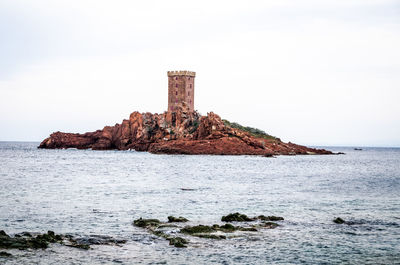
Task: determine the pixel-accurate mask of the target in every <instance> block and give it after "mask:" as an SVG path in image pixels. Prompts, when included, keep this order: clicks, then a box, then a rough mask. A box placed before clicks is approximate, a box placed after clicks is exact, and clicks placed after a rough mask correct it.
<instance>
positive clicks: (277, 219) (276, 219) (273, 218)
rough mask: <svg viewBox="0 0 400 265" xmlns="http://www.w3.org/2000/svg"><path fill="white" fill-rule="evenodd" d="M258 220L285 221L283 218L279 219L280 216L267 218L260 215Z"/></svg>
mask: <svg viewBox="0 0 400 265" xmlns="http://www.w3.org/2000/svg"><path fill="white" fill-rule="evenodd" d="M257 218H258V219H260V220H261V221H283V220H285V219H283V217H279V216H273V215H272V216H265V215H260V216H258V217H257Z"/></svg>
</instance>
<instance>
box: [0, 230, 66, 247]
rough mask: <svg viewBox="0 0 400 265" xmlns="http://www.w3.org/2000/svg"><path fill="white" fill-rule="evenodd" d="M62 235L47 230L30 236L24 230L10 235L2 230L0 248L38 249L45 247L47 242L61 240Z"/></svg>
mask: <svg viewBox="0 0 400 265" xmlns="http://www.w3.org/2000/svg"><path fill="white" fill-rule="evenodd" d="M61 241H62V237H61V236H60V235H56V234H55V233H54V232H53V231H48V232H47V234H39V235H37V236H36V237H32V235H31V234H30V233H27V232H24V233H22V234H18V235H17V236H15V237H10V236H9V235H7V234H6V233H5V232H4V231H0V248H5V249H21V250H23V249H28V248H32V249H38V248H43V249H44V248H47V247H48V244H49V243H55V242H61Z"/></svg>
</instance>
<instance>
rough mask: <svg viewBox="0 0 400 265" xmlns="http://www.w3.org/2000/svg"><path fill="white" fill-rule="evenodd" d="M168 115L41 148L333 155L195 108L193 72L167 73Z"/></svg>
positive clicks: (139, 116) (58, 139) (63, 136)
mask: <svg viewBox="0 0 400 265" xmlns="http://www.w3.org/2000/svg"><path fill="white" fill-rule="evenodd" d="M167 74H168V111H166V112H164V113H163V114H157V113H156V114H152V113H139V112H133V113H132V114H131V115H130V117H129V120H123V121H122V123H121V124H115V125H114V126H106V127H104V128H103V129H102V130H97V131H95V132H88V133H85V134H77V133H62V132H55V133H53V134H51V135H50V137H49V138H47V139H45V140H43V141H42V143H41V144H40V146H39V148H48V149H55V148H78V149H88V148H91V149H93V150H112V149H117V150H129V149H132V150H136V151H147V152H150V153H156V154H191V155H200V154H209V155H264V156H273V155H296V154H303V155H305V154H332V152H330V151H327V150H324V149H314V148H308V147H305V146H301V145H296V144H293V143H290V142H289V143H284V142H282V141H281V140H280V139H279V138H276V137H273V136H271V135H268V134H267V133H265V132H264V131H261V130H259V129H255V128H251V127H244V126H241V125H240V124H237V123H231V122H229V121H227V120H222V119H221V118H220V117H219V116H218V115H217V114H214V113H213V112H210V113H208V114H207V116H201V115H200V114H199V113H198V112H197V111H195V110H194V79H195V76H196V73H195V72H190V71H169V72H168V73H167Z"/></svg>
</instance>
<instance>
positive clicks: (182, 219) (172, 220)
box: [168, 216, 189, 223]
mask: <svg viewBox="0 0 400 265" xmlns="http://www.w3.org/2000/svg"><path fill="white" fill-rule="evenodd" d="M188 221H189V220H188V219H186V218H185V217H182V216H179V217H174V216H168V223H185V222H188Z"/></svg>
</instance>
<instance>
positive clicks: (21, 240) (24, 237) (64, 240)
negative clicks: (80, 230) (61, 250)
mask: <svg viewBox="0 0 400 265" xmlns="http://www.w3.org/2000/svg"><path fill="white" fill-rule="evenodd" d="M50 243H59V244H62V245H64V246H68V247H74V248H81V249H90V246H91V245H117V246H119V245H120V244H123V243H126V240H122V239H114V238H112V237H109V236H102V235H91V236H87V237H78V238H76V237H73V236H71V235H59V234H56V233H54V232H53V231H48V232H47V233H45V234H36V235H34V233H29V232H23V233H20V234H16V235H14V237H11V236H9V235H7V234H6V233H5V232H4V231H3V230H0V249H19V250H26V249H46V248H47V247H48V246H49V244H50ZM4 253H6V252H4ZM4 253H3V255H4V256H6V255H7V254H8V253H6V254H4Z"/></svg>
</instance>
